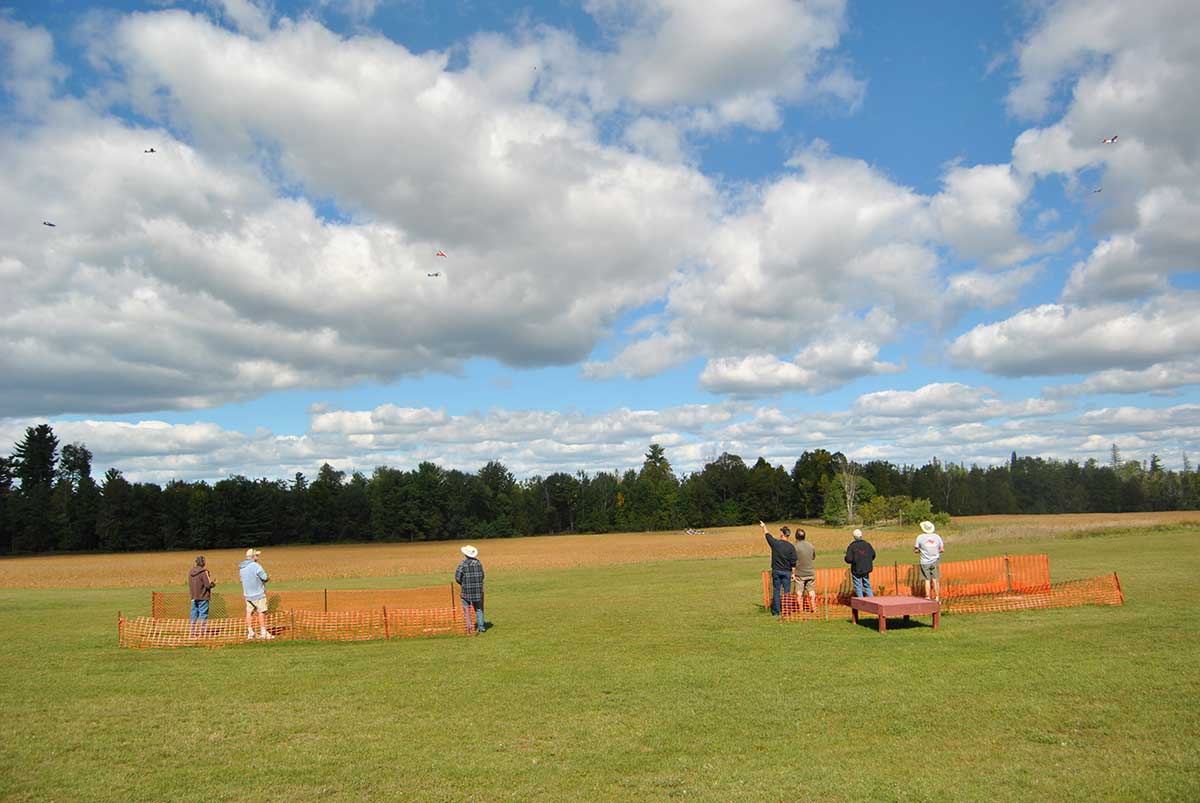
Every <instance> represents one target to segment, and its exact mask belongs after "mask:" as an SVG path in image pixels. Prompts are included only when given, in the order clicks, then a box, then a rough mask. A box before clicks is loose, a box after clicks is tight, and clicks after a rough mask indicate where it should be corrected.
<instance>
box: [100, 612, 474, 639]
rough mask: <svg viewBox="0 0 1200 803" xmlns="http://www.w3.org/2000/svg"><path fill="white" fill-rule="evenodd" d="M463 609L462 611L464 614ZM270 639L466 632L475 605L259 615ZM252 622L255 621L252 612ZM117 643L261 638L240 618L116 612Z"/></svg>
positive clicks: (469, 630) (470, 627) (471, 625)
mask: <svg viewBox="0 0 1200 803" xmlns="http://www.w3.org/2000/svg"><path fill="white" fill-rule="evenodd" d="M464 613H465V615H464ZM264 619H265V624H266V628H267V633H268V634H269V635H270V636H271V639H272V640H284V641H372V640H377V639H392V638H429V637H432V636H456V635H469V634H472V633H474V632H475V609H474V607H472V606H467V609H466V611H464V610H463V606H462V605H461V604H455V605H448V606H442V607H434V608H396V609H390V608H384V607H381V608H372V609H369V610H360V611H328V612H327V611H306V610H290V611H279V612H272V613H267V614H265V616H264ZM254 624H255V625H256V626H257V625H258V619H257V616H256V617H255V619H254ZM117 632H118V638H117V643H118V644H119V645H120V646H122V647H135V648H145V647H222V646H226V645H229V644H245V643H247V642H251V643H252V642H255V641H265V640H267V639H264V638H263V637H262V635H261V632H260V631H257V630H256V631H254V636H253V638H249V637H248V634H247V631H246V620H245V618H244V617H241V618H224V619H209V620H207V621H205V622H196V623H192V622H190V621H188V620H187V619H159V618H154V617H150V616H139V617H136V618H133V619H125V618H121V619H119V620H118V624H117Z"/></svg>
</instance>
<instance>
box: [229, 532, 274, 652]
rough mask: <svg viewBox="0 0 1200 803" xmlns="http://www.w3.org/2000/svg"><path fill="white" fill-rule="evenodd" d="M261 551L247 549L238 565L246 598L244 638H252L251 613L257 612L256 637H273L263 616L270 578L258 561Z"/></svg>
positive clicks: (265, 610)
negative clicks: (243, 558) (244, 557)
mask: <svg viewBox="0 0 1200 803" xmlns="http://www.w3.org/2000/svg"><path fill="white" fill-rule="evenodd" d="M261 555H262V552H261V551H259V550H257V549H247V550H246V559H245V560H244V561H242V562H241V564H239V565H238V575H239V576H240V577H241V578H242V595H243V596H244V597H245V598H246V639H247V640H249V639H252V638H254V625H253V620H252V619H251V618H250V617H251V615H252V614H258V637H259V638H262V639H273V638H275V637H274V636H272V635H271V634H270V633H268V632H267V621H266V618H265V617H264V616H263V614H265V613H266V612H267V586H266V583H267V581H268V580H270V579H271V578H270V577H268V576H267V570H266V569H264V568H263V567H262V565H261V564H260V563H259V562H258V559H259V557H260V556H261Z"/></svg>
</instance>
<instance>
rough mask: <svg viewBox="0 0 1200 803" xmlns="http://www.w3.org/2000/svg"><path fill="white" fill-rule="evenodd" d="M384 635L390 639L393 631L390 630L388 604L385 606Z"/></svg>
mask: <svg viewBox="0 0 1200 803" xmlns="http://www.w3.org/2000/svg"><path fill="white" fill-rule="evenodd" d="M383 637H384V639H390V638H391V637H392V634H391V632H390V631H389V630H388V620H387V606H386V605H384V606H383Z"/></svg>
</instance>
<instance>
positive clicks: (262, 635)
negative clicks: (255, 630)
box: [258, 630, 275, 639]
mask: <svg viewBox="0 0 1200 803" xmlns="http://www.w3.org/2000/svg"><path fill="white" fill-rule="evenodd" d="M258 637H259V638H265V639H273V638H275V637H274V636H272V635H271V634H270V633H268V632H267V631H265V630H264V631H263V632H261V633H259V634H258Z"/></svg>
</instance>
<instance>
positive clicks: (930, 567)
mask: <svg viewBox="0 0 1200 803" xmlns="http://www.w3.org/2000/svg"><path fill="white" fill-rule="evenodd" d="M935 529H937V528H936V527H934V526H933V522H932V521H923V522H921V534H920V535H918V536H917V540H916V542H915V543H914V544H913V552H916V553H917V554H918V555H920V556H921V579H923V580H924V581H925V599H929V584H930V583H933V596H934V599H936V600H937V601H938V602H941V601H942V584H941V577H942V570H941V567H940V562H941V559H942V553H943V552H945V551H946V545H945V544H944V543H942V537H941V536H940V535H938V534H937V533H936V532H934V530H935Z"/></svg>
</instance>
